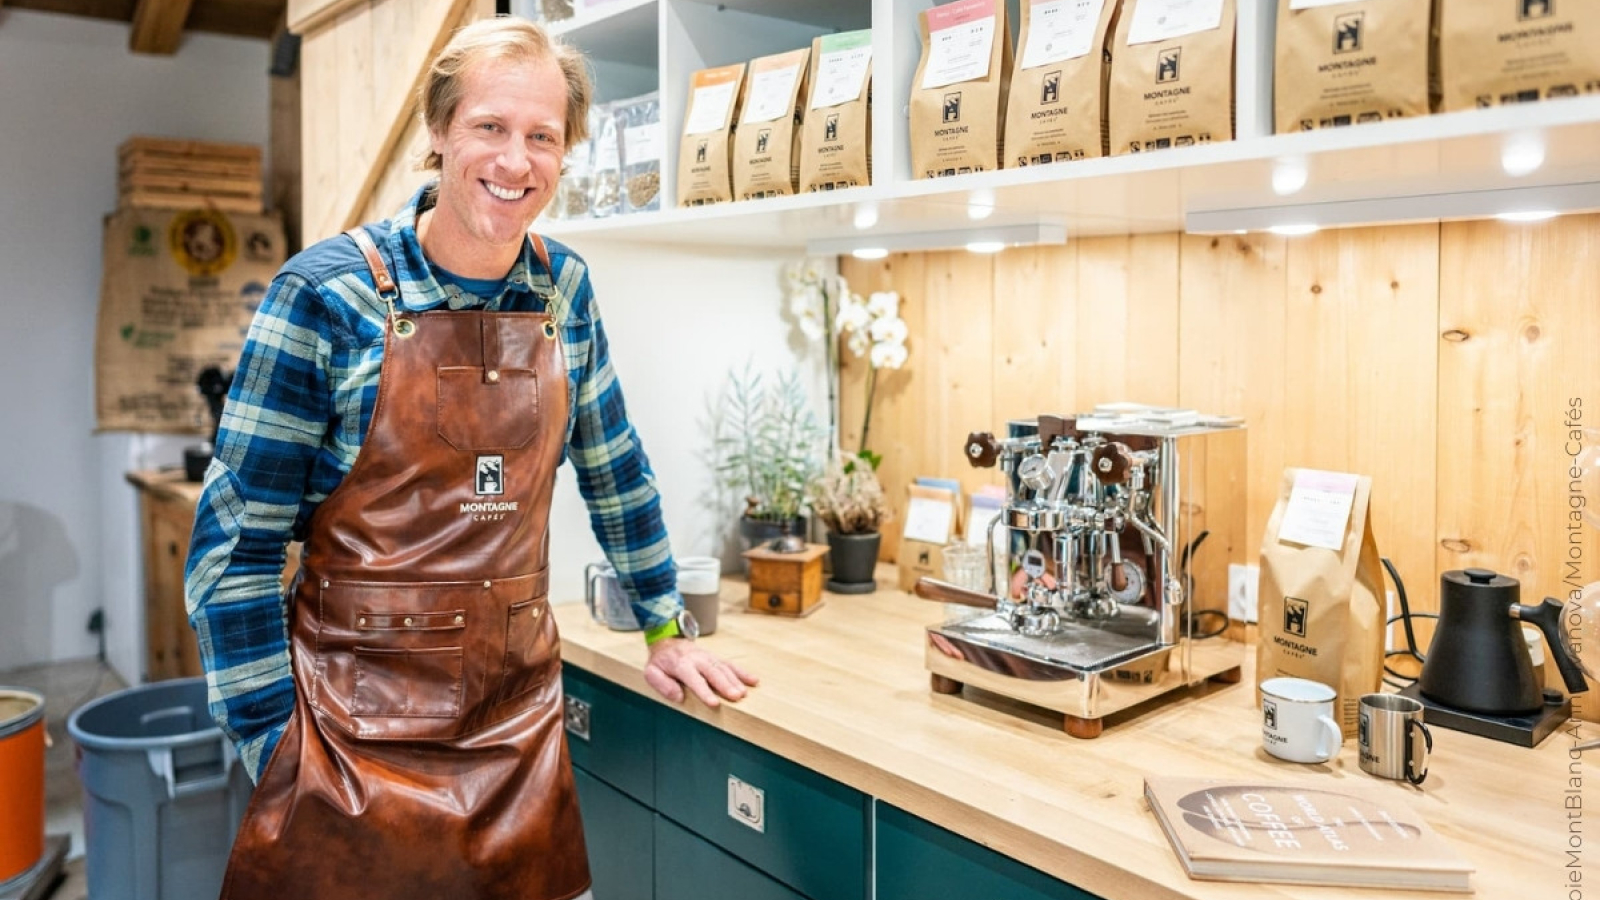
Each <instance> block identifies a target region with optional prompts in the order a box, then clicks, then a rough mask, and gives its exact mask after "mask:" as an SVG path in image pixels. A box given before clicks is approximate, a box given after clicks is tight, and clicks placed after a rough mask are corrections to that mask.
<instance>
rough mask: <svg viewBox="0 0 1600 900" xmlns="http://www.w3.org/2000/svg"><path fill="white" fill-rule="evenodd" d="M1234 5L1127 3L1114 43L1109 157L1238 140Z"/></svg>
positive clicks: (1225, 1)
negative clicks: (1234, 84) (1234, 138)
mask: <svg viewBox="0 0 1600 900" xmlns="http://www.w3.org/2000/svg"><path fill="white" fill-rule="evenodd" d="M1234 30H1235V29H1234V0H1124V2H1123V5H1122V13H1121V15H1120V16H1118V18H1117V33H1116V38H1115V39H1114V40H1113V42H1112V45H1111V97H1110V100H1109V103H1108V107H1109V109H1108V112H1109V114H1110V119H1111V124H1110V131H1111V152H1112V154H1113V155H1116V154H1122V153H1141V152H1144V151H1148V150H1163V149H1166V148H1168V147H1188V146H1193V145H1196V144H1210V143H1214V142H1216V141H1230V140H1233V101H1234V98H1233V54H1234Z"/></svg>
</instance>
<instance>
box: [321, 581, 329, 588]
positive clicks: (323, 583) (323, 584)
mask: <svg viewBox="0 0 1600 900" xmlns="http://www.w3.org/2000/svg"><path fill="white" fill-rule="evenodd" d="M322 586H323V587H328V580H327V579H323V581H322Z"/></svg>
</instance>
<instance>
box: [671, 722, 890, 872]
mask: <svg viewBox="0 0 1600 900" xmlns="http://www.w3.org/2000/svg"><path fill="white" fill-rule="evenodd" d="M655 783H656V812H658V813H660V814H661V815H663V816H666V817H667V818H669V819H671V820H673V821H674V822H676V823H678V824H679V825H682V826H683V827H685V828H687V829H688V830H690V831H692V832H694V833H695V834H697V835H700V836H701V837H703V838H705V839H706V840H709V841H710V842H712V843H713V844H716V845H717V846H718V847H721V848H722V849H723V850H725V851H727V852H729V853H731V854H733V855H734V856H737V857H738V858H739V859H741V860H744V861H745V862H747V863H749V864H750V865H752V866H754V867H756V868H757V869H760V870H761V871H762V872H765V873H766V874H768V875H771V876H772V877H773V878H776V879H777V880H779V881H781V882H783V883H784V884H786V885H788V886H789V887H791V888H793V889H794V890H796V891H799V892H800V893H801V894H804V895H806V896H807V897H811V898H813V900H865V898H866V897H867V870H868V867H869V865H870V862H871V850H872V848H871V843H870V841H868V839H867V821H868V817H869V815H870V806H869V804H870V799H869V798H868V797H867V796H866V795H864V794H862V793H861V792H860V791H857V790H854V789H852V788H848V787H845V786H844V785H842V784H839V783H838V782H836V781H833V780H831V779H828V778H826V777H824V776H822V775H819V774H817V773H816V772H813V771H811V770H810V769H807V768H805V767H804V766H800V765H797V764H795V763H792V762H790V761H788V760H786V759H783V758H782V757H779V756H776V755H774V754H772V753H769V752H767V751H766V750H762V749H761V748H759V747H757V746H755V745H754V744H750V743H747V742H745V741H742V740H740V739H738V738H736V737H733V736H732V735H729V734H726V733H724V732H722V731H718V730H717V729H715V728H711V727H708V726H706V725H704V724H702V723H700V722H698V721H696V720H694V719H692V718H690V717H689V716H686V715H683V714H681V713H675V712H672V711H670V710H666V709H662V710H661V711H660V712H659V713H658V714H657V715H656V777H655ZM659 863H660V855H659V853H658V855H657V864H658V865H659Z"/></svg>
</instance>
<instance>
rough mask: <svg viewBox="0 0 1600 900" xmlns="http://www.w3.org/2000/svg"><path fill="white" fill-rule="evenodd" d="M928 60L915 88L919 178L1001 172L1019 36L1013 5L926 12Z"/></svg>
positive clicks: (960, 0)
mask: <svg viewBox="0 0 1600 900" xmlns="http://www.w3.org/2000/svg"><path fill="white" fill-rule="evenodd" d="M917 19H918V23H919V24H920V26H921V31H922V58H921V59H920V60H918V61H917V73H916V76H915V77H914V78H913V79H912V82H911V85H912V89H911V175H912V177H913V178H936V177H942V176H945V175H961V174H965V173H968V172H990V171H993V170H995V169H997V168H999V167H1000V160H1001V158H1002V153H1001V148H1000V140H1001V137H1002V131H1003V126H1004V119H1003V118H1002V116H1003V113H1004V111H1005V106H1006V86H1007V84H1008V83H1009V80H1010V77H1011V33H1010V31H1009V30H1008V26H1007V24H1006V4H1005V0H955V2H954V3H946V4H944V5H943V6H935V7H932V8H930V9H926V10H923V11H922V12H921V13H920V14H919V15H918V17H917Z"/></svg>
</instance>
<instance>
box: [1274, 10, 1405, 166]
mask: <svg viewBox="0 0 1600 900" xmlns="http://www.w3.org/2000/svg"><path fill="white" fill-rule="evenodd" d="M1432 13H1433V0H1278V40H1277V56H1276V65H1275V66H1274V68H1273V92H1272V96H1273V111H1274V117H1273V120H1274V122H1275V123H1276V124H1275V126H1274V127H1275V129H1276V130H1277V131H1278V132H1279V133H1280V134H1281V133H1283V132H1287V131H1312V130H1315V129H1318V128H1337V127H1340V126H1343V125H1355V124H1358V123H1361V122H1381V121H1383V120H1384V119H1400V118H1406V117H1408V116H1425V115H1427V114H1428V112H1429V96H1428V95H1429V90H1428V84H1429V82H1428V59H1429V56H1430V54H1429V48H1430V46H1431V35H1432V26H1433V19H1432Z"/></svg>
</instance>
